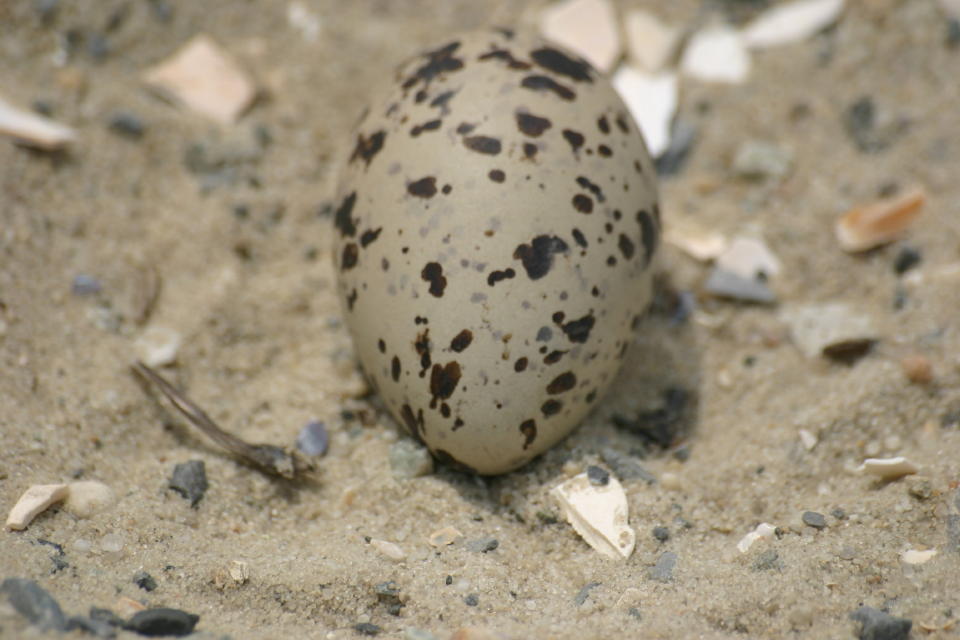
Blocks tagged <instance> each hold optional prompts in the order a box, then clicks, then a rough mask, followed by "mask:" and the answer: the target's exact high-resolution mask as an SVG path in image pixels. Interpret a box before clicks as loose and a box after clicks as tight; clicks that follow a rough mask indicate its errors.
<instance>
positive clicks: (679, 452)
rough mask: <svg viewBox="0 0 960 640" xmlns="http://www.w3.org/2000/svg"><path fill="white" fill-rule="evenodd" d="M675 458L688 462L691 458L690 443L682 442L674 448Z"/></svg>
mask: <svg viewBox="0 0 960 640" xmlns="http://www.w3.org/2000/svg"><path fill="white" fill-rule="evenodd" d="M673 458H674V459H675V460H678V461H680V462H686V461H687V460H689V459H690V445H689V444H682V445H680V446H679V447H677V448H676V449H674V450H673Z"/></svg>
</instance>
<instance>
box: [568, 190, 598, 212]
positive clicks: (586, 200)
mask: <svg viewBox="0 0 960 640" xmlns="http://www.w3.org/2000/svg"><path fill="white" fill-rule="evenodd" d="M571 202H572V203H573V208H574V209H576V210H577V211H579V212H580V213H593V199H592V198H590V196H585V195H583V194H582V193H578V194H577V195H575V196H573V200H571Z"/></svg>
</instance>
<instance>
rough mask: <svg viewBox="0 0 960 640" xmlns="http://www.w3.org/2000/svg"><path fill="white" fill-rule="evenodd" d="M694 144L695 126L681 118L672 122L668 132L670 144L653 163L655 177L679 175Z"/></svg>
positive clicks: (695, 136) (695, 137)
mask: <svg viewBox="0 0 960 640" xmlns="http://www.w3.org/2000/svg"><path fill="white" fill-rule="evenodd" d="M696 142H697V127H696V125H694V124H693V123H691V122H690V121H688V120H685V119H683V118H677V119H676V120H674V122H673V127H672V128H671V132H670V144H669V146H668V147H667V149H666V151H664V152H663V153H661V154H660V155H659V156H658V157H657V159H656V160H655V161H654V163H653V166H654V167H655V168H656V170H657V175H659V176H662V177H666V176H673V175H676V174H678V173H680V172H681V171H682V170H683V167H684V165H685V164H686V163H687V158H688V157H689V156H690V152H691V151H692V150H693V147H694V145H695V144H696Z"/></svg>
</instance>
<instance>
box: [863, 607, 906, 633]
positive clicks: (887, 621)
mask: <svg viewBox="0 0 960 640" xmlns="http://www.w3.org/2000/svg"><path fill="white" fill-rule="evenodd" d="M850 617H851V618H852V619H853V620H856V621H857V622H859V623H860V624H861V627H860V633H859V634H857V637H858V638H860V640H907V638H909V637H910V627H912V626H913V622H912V621H911V620H907V619H906V618H895V617H893V616H891V615H890V614H889V613H884V612H883V611H880V610H879V609H874V608H873V607H860V608H859V609H857V610H856V611H854V612H853V613H851V614H850Z"/></svg>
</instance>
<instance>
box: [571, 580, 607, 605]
mask: <svg viewBox="0 0 960 640" xmlns="http://www.w3.org/2000/svg"><path fill="white" fill-rule="evenodd" d="M600 584H601V583H600V582H588V583H587V584H585V585H583V586H582V587H580V591H578V592H577V595H576V597H575V598H574V599H573V603H574V604H575V605H577V606H578V607H580V606H582V605H583V603H584V602H586V601H587V598H589V597H590V592H591V591H593V590H594V589H596V588H597V587H599V586H600Z"/></svg>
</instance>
